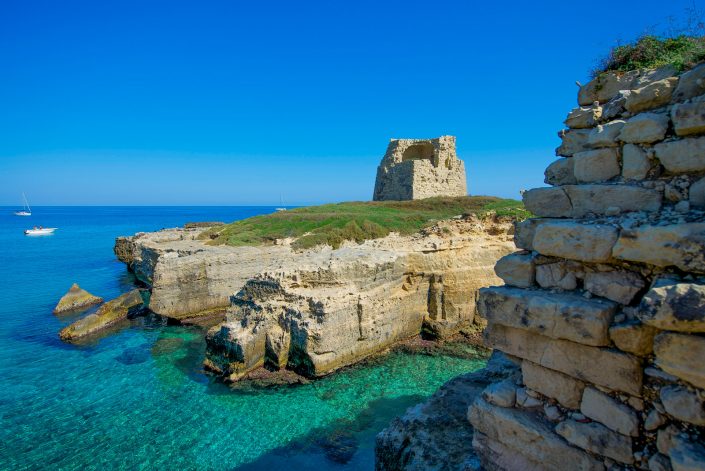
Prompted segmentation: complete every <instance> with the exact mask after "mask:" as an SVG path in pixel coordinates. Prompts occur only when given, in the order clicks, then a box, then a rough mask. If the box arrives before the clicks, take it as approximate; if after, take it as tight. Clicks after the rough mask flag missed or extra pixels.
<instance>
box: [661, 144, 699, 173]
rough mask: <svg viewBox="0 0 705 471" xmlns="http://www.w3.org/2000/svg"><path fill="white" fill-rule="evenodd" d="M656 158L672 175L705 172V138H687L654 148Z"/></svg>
mask: <svg viewBox="0 0 705 471" xmlns="http://www.w3.org/2000/svg"><path fill="white" fill-rule="evenodd" d="M654 151H655V153H656V157H657V158H658V159H659V161H660V162H661V164H662V165H663V166H664V167H665V168H666V170H668V171H669V172H671V173H687V172H702V171H705V137H687V138H684V139H680V140H677V141H669V142H661V143H660V144H656V145H655V146H654Z"/></svg>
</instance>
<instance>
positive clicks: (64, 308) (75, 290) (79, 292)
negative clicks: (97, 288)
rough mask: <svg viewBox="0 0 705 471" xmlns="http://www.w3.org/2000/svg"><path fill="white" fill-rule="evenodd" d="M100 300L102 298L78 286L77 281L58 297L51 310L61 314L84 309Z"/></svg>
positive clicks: (100, 301) (101, 300) (98, 302)
mask: <svg viewBox="0 0 705 471" xmlns="http://www.w3.org/2000/svg"><path fill="white" fill-rule="evenodd" d="M102 302H103V298H99V297H98V296H94V295H92V294H91V293H89V292H88V291H86V290H85V289H82V288H81V287H79V286H78V284H77V283H74V284H73V285H71V288H69V290H68V292H67V293H66V294H65V295H63V296H62V297H61V299H59V302H58V303H57V304H56V307H55V308H54V311H53V312H54V314H63V313H65V312H71V311H77V310H79V309H85V308H87V307H90V306H94V305H96V304H100V303H102Z"/></svg>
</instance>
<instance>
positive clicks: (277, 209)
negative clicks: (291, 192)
mask: <svg viewBox="0 0 705 471" xmlns="http://www.w3.org/2000/svg"><path fill="white" fill-rule="evenodd" d="M274 210H275V211H286V208H274Z"/></svg>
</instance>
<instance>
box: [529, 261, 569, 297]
mask: <svg viewBox="0 0 705 471" xmlns="http://www.w3.org/2000/svg"><path fill="white" fill-rule="evenodd" d="M536 282H537V283H538V284H539V286H541V287H542V288H560V289H565V290H573V289H575V288H576V287H577V286H578V280H577V278H576V276H575V273H573V271H571V270H570V269H569V268H568V265H567V264H566V263H565V262H555V263H546V264H543V265H537V266H536Z"/></svg>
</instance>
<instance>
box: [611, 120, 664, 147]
mask: <svg viewBox="0 0 705 471" xmlns="http://www.w3.org/2000/svg"><path fill="white" fill-rule="evenodd" d="M666 131H668V115H666V114H663V113H640V114H638V115H636V116H634V117H633V118H630V119H629V120H628V121H627V122H626V124H625V125H624V127H623V128H622V130H621V132H620V134H619V139H620V140H621V141H624V142H628V143H631V144H634V143H643V144H650V143H652V142H657V141H660V140H663V138H664V137H665V136H666Z"/></svg>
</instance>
